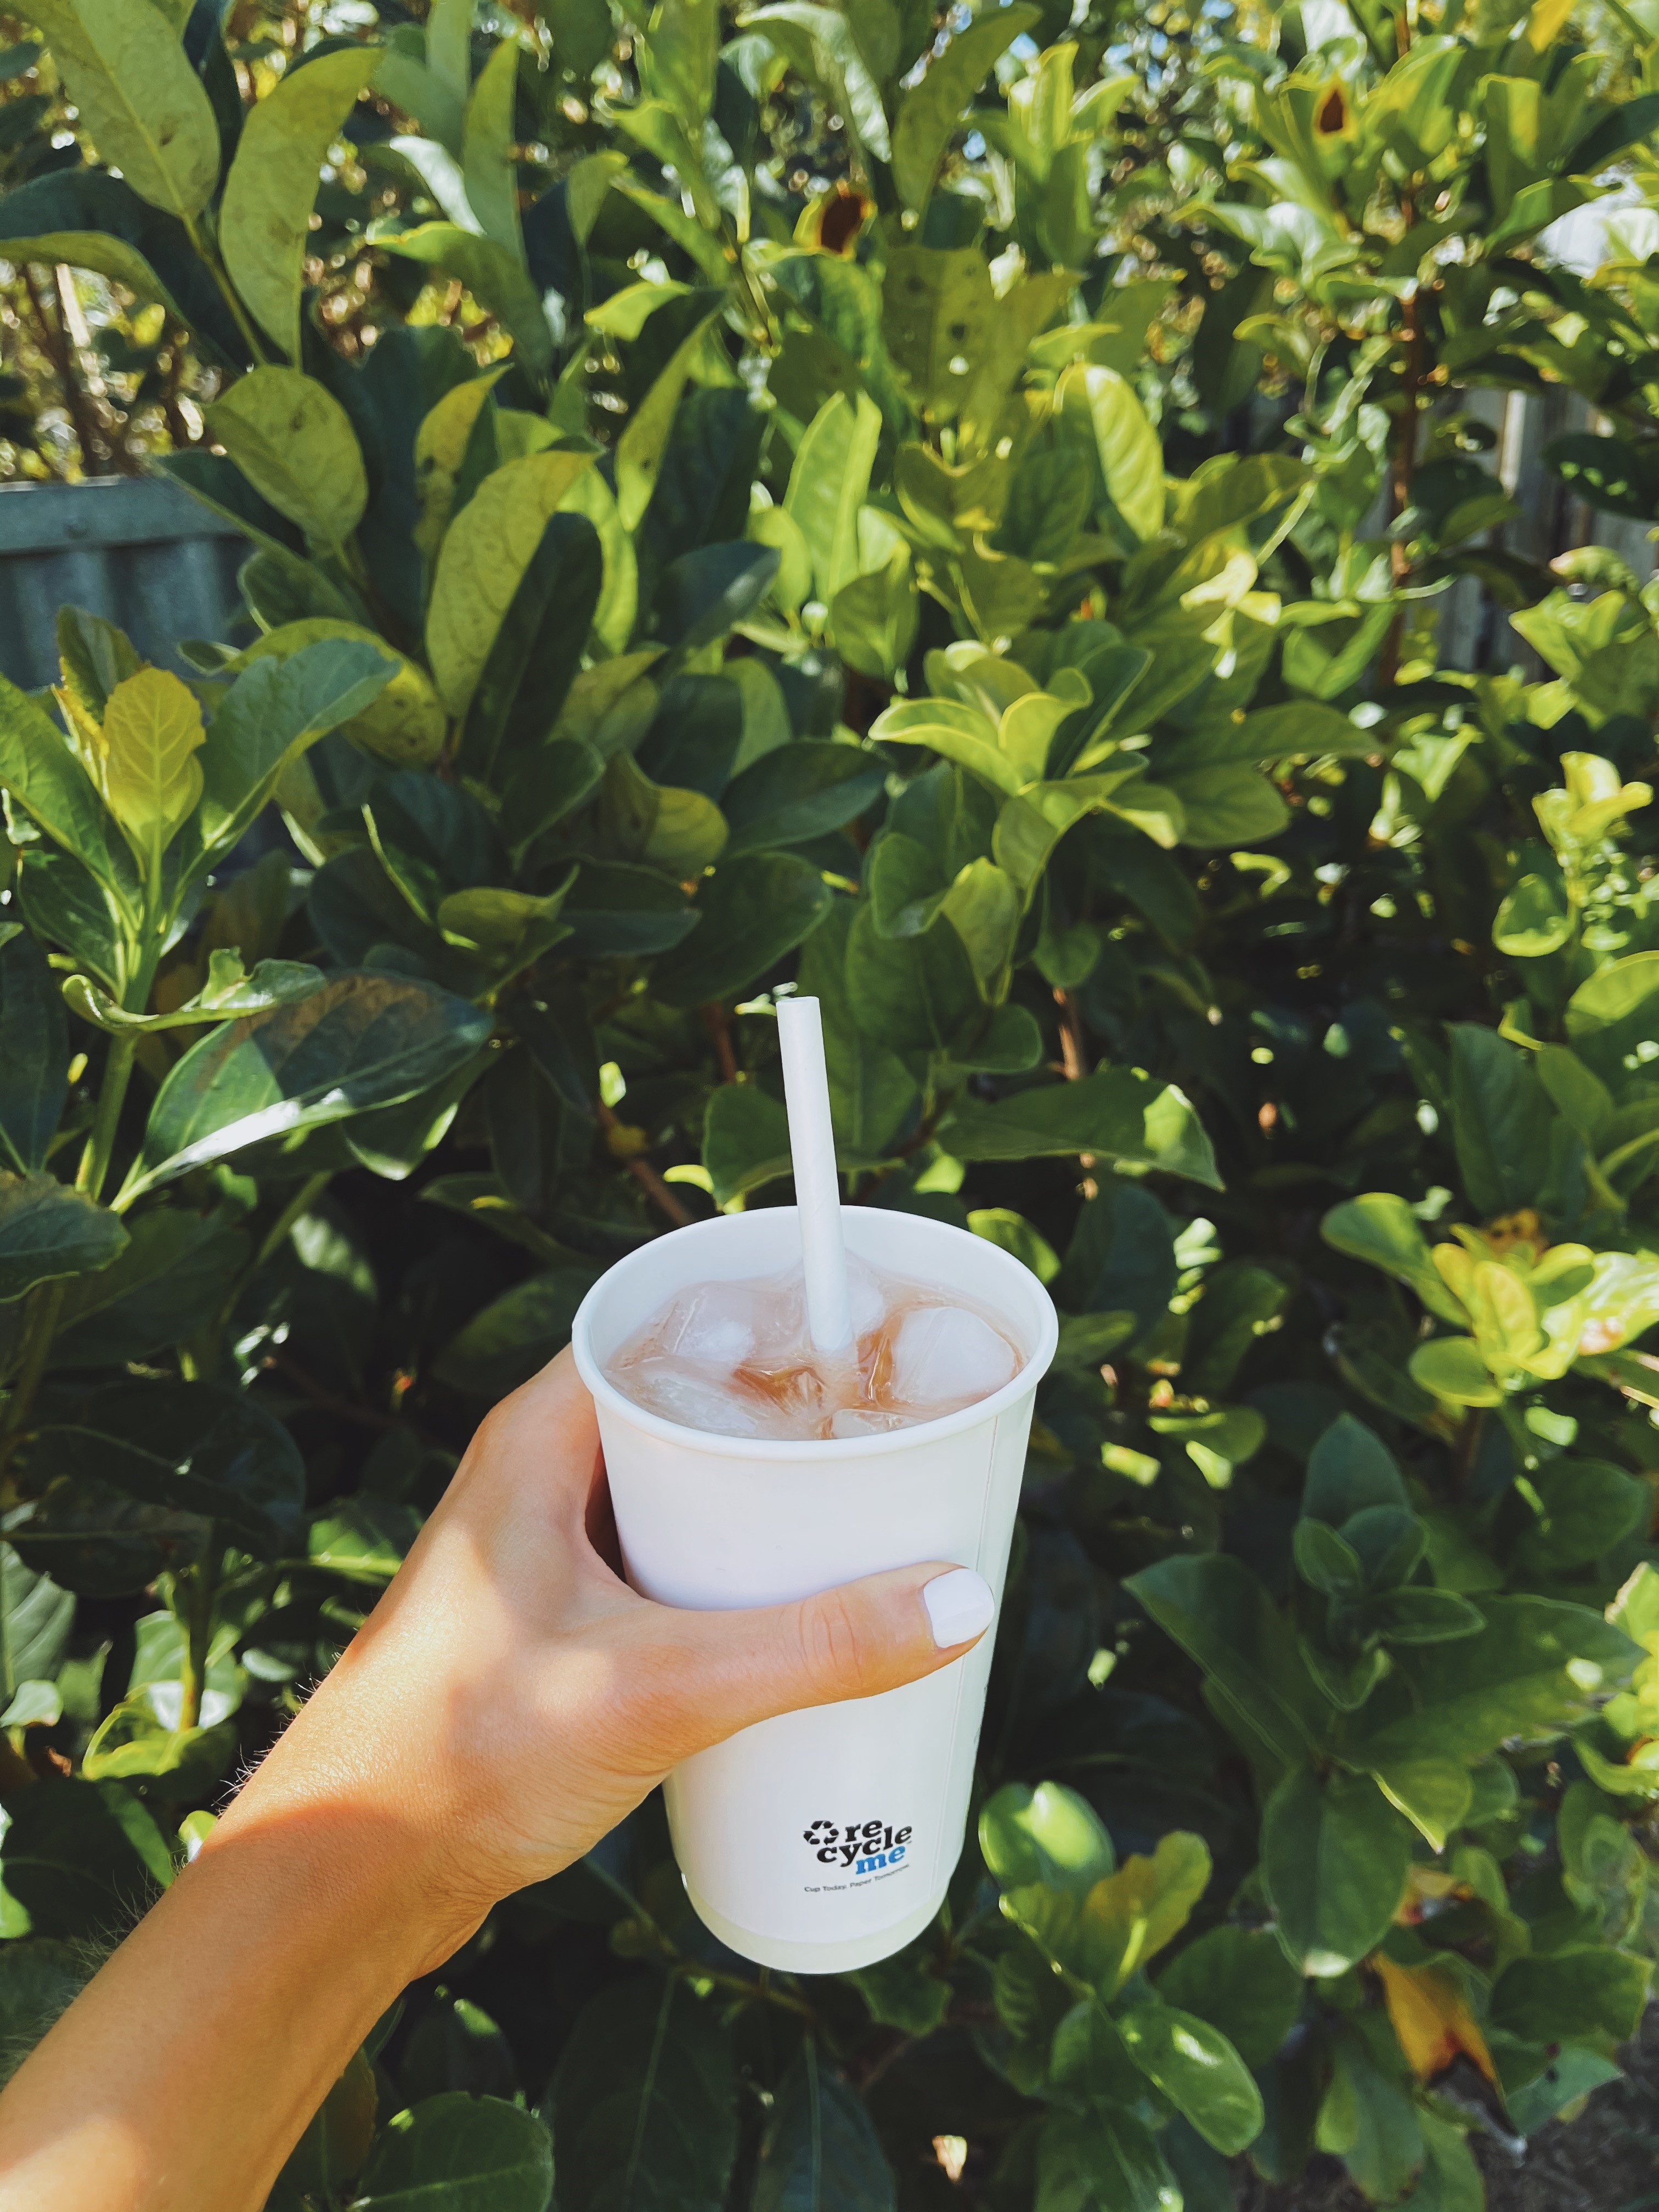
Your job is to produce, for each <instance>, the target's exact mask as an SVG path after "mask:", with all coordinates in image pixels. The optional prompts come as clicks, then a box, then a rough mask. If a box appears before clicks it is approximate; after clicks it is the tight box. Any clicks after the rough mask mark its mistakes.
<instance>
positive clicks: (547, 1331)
mask: <svg viewBox="0 0 1659 2212" xmlns="http://www.w3.org/2000/svg"><path fill="white" fill-rule="evenodd" d="M593 1279H594V1277H593V1271H592V1269H590V1268H587V1267H580V1266H576V1267H551V1268H549V1269H548V1270H547V1271H546V1272H545V1273H542V1274H539V1275H532V1276H530V1277H529V1278H528V1279H527V1280H526V1281H525V1282H522V1283H519V1284H516V1285H514V1286H513V1289H512V1290H510V1291H504V1292H503V1293H502V1295H501V1297H498V1298H495V1299H494V1300H492V1302H491V1303H490V1304H489V1305H487V1306H485V1308H484V1309H483V1312H482V1313H476V1314H474V1315H473V1316H472V1318H471V1321H470V1322H467V1324H466V1326H465V1328H463V1329H461V1330H460V1331H459V1334H456V1335H454V1336H452V1337H451V1339H450V1340H449V1342H448V1343H447V1345H446V1346H444V1348H443V1350H442V1352H440V1353H439V1355H438V1358H437V1361H436V1363H435V1366H434V1369H433V1372H434V1374H435V1376H437V1379H438V1380H439V1382H441V1383H448V1384H449V1386H450V1387H451V1388H452V1389H456V1390H465V1391H466V1392H467V1393H468V1394H469V1395H472V1396H475V1397H480V1398H489V1399H492V1400H493V1399H496V1398H501V1397H505V1396H506V1395H507V1392H508V1391H509V1390H516V1389H518V1387H519V1385H520V1383H527V1382H528V1381H529V1380H530V1378H531V1376H532V1375H535V1374H538V1372H539V1371H540V1370H541V1369H542V1368H544V1367H545V1366H546V1364H547V1363H548V1361H549V1360H550V1359H551V1358H552V1357H553V1356H554V1354H555V1353H556V1352H562V1350H563V1348H564V1346H566V1345H567V1344H568V1343H569V1341H570V1324H571V1322H572V1321H573V1320H574V1318H575V1313H576V1309H577V1307H578V1306H579V1305H580V1304H581V1302H582V1300H583V1299H584V1298H585V1297H586V1296H587V1293H588V1291H590V1290H591V1289H592V1286H593Z"/></svg>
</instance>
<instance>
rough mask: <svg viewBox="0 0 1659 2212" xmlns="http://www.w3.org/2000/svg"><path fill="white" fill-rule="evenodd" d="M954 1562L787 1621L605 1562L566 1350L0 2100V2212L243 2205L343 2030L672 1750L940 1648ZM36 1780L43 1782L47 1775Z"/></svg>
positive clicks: (549, 1861)
mask: <svg viewBox="0 0 1659 2212" xmlns="http://www.w3.org/2000/svg"><path fill="white" fill-rule="evenodd" d="M950 1565H951V1563H950V1562H949V1561H945V1560H933V1561H927V1562H924V1563H922V1564H921V1565H916V1566H914V1567H906V1568H902V1569H899V1570H896V1571H894V1572H892V1573H890V1574H884V1575H875V1576H871V1577H867V1578H866V1579H865V1580H864V1581H861V1582H857V1583H848V1584H847V1585H846V1586H845V1587H844V1588H842V1589H836V1590H829V1591H826V1592H824V1593H823V1594H822V1595H819V1596H817V1597H812V1598H808V1599H805V1600H804V1601H801V1602H800V1603H799V1604H794V1605H785V1606H776V1607H765V1608H759V1609H757V1610H754V1611H751V1612H738V1613H688V1612H679V1611H676V1610H674V1609H672V1608H670V1607H664V1606H658V1605H653V1604H651V1603H650V1602H648V1601H647V1600H646V1599H644V1598H641V1597H640V1596H638V1595H636V1594H635V1592H634V1591H632V1590H630V1589H629V1588H628V1586H627V1584H626V1583H624V1582H623V1580H622V1579H621V1577H620V1575H619V1574H618V1572H617V1551H616V1541H615V1531H614V1528H613V1527H612V1524H611V1516H610V1503H609V1497H608V1493H607V1492H606V1490H605V1480H604V1469H603V1465H602V1462H601V1460H600V1456H599V1434H598V1430H597V1428H596V1426H595V1424H594V1419H593V1412H592V1403H591V1401H589V1399H588V1397H587V1394H586V1391H585V1390H584V1389H583V1388H582V1386H581V1383H580V1381H579V1379H578V1377H577V1375H576V1371H575V1367H574V1362H573V1361H572V1359H571V1358H570V1355H569V1353H568V1352H562V1353H561V1354H560V1356H559V1358H557V1359H556V1360H555V1361H554V1362H553V1364H551V1366H550V1367H548V1368H546V1369H544V1371H543V1372H542V1373H541V1374H540V1375H539V1376H537V1377H536V1378H535V1380H534V1381H533V1382H532V1383H527V1384H526V1386H525V1388H524V1389H521V1390H519V1391H516V1392H515V1393H514V1394H513V1396H512V1397H510V1398H508V1399H506V1400H505V1401H503V1402H502V1403H501V1405H500V1406H498V1407H495V1410H494V1412H492V1413H490V1414H489V1417H488V1419H486V1420H485V1421H484V1422H483V1425H482V1426H481V1427H480V1429H479V1430H478V1432H477V1435H476V1436H475V1437H474V1438H473V1440H472V1443H471V1446H470V1447H469V1449H468V1451H467V1454H466V1456H465V1459H464V1460H463V1461H462V1462H461V1466H460V1468H459V1470H458V1472H457V1474H456V1476H455V1479H454V1480H453V1482H452V1484H451V1485H450V1487H449V1489H448V1491H447V1493H446V1495H445V1497H444V1498H443V1501H442V1503H441V1504H440V1505H439V1507H438V1509H437V1510H436V1511H435V1513H434V1514H433V1516H432V1517H431V1519H430V1520H429V1521H428V1523H427V1525H426V1527H425V1528H424V1529H423V1530H422V1534H421V1536H420V1538H419V1540H418V1541H417V1542H416V1546H415V1547H414V1549H413V1550H412V1551H411V1553H410V1556H409V1559H408V1560H407V1562H406V1563H405V1565H404V1567H403V1569H402V1571H400V1572H399V1574H398V1577H397V1578H396V1580H395V1581H394V1582H393V1583H392V1585H391V1587H390V1589H388V1590H387V1592H386V1595H385V1596H384V1598H383V1599H382V1600H381V1601H380V1604H379V1606H377V1607H376V1608H375V1610H374V1613H372V1614H371V1615H370V1617H369V1619H368V1621H367V1622H366V1623H365V1625H364V1626H363V1628H362V1630H361V1631H360V1632H359V1633H358V1635H357V1636H356V1638H355V1639H354V1641H353V1642H352V1644H351V1645H350V1646H349V1649H348V1650H347V1651H346V1652H345V1654H344V1656H343V1658H342V1659H341V1660H340V1662H339V1663H338V1665H337V1667H336V1668H334V1670H333V1671H332V1673H331V1674H330V1675H329V1676H328V1678H327V1679H326V1680H325V1682H324V1683H323V1684H322V1685H321V1686H320V1687H319V1689H318V1691H317V1692H316V1693H315V1695H314V1696H313V1698H312V1699H311V1700H310V1702H309V1703H308V1704H307V1706H306V1707H305V1709H304V1711H302V1712H301V1714H300V1716H299V1717H298V1718H297V1719H296V1720H295V1722H294V1723H293V1724H292V1725H291V1726H290V1727H289V1729H288V1731H287V1733H286V1734H285V1735H283V1738H282V1739H281V1741H279V1742H278V1743H277V1744H276V1747H274V1748H273V1749H272V1751H271V1752H270V1753H269V1755H268V1756H267V1757H266V1759H265V1760H264V1764H263V1765H261V1766H260V1767H259V1769H258V1771H257V1773H255V1774H254V1776H253V1777H252V1779H251V1780H250V1781H249V1782H248V1783H247V1784H246V1785H245V1786H244V1788H243V1789H242V1790H241V1792H240V1795H239V1796H237V1797H236V1799H235V1800H234V1802H233V1803H232V1804H231V1805H230V1806H229V1808H228V1810H227V1811H226V1812H225V1814H224V1816H223V1818H222V1820H220V1822H219V1824H218V1826H217V1827H216V1829H215V1830H214V1832H213V1834H212V1836H211V1837H210V1839H209V1840H208V1842H207V1843H206V1844H204V1847H203V1849H202V1850H201V1851H200V1852H199V1853H198V1855H197V1858H196V1859H195V1861H194V1862H193V1863H191V1865H190V1866H189V1867H187V1868H186V1869H185V1871H184V1872H183V1873H182V1874H181V1875H179V1877H178V1879H177V1880H176V1881H174V1883H173V1887H171V1888H170V1889H169V1890H168V1891H167V1893H166V1895H165V1896H164V1897H163V1898H162V1899H161V1901H160V1903H159V1904H157V1905H155V1907H154V1909H153V1910H152V1911H150V1912H149V1914H148V1915H147V1916H146V1917H145V1918H144V1919H143V1921H141V1922H140V1923H139V1925H138V1927H137V1929H135V1930H134V1932H133V1933H132V1934H131V1936H128V1938H127V1940H126V1941H125V1942H124V1943H123V1944H122V1945H121V1946H120V1948H119V1949H118V1950H117V1951H116V1953H115V1954H114V1955H113V1956H112V1958H111V1959H110V1960H109V1961H108V1963H107V1964H106V1966H104V1967H103V1969H102V1970H101V1972H100V1973H99V1974H98V1975H97V1976H96V1977H95V1978H94V1980H93V1981H92V1983H91V1984H89V1985H88V1988H87V1989H86V1990H84V1991H83V1992H82V1995H81V1996H79V1997H78V1998H77V1999H76V2002H75V2003H74V2004H73V2005H72V2006H71V2007H70V2009H69V2011H68V2012H67V2013H66V2014H65V2015H64V2018H63V2019H62V2020H61V2021H59V2022H58V2025H57V2026H56V2027H54V2028H53V2029H52V2033H50V2034H49V2035H48V2036H47V2037H46V2039H45V2041H44V2042H43V2043H42V2044H41V2045H40V2047H39V2049H38V2050H37V2051H34V2053H33V2055H32V2056H31V2057H29V2058H28V2059H27V2061H26V2063H24V2065H23V2066H22V2068H21V2069H20V2071H19V2072H18V2074H17V2075H15V2078H14V2080H13V2081H12V2082H11V2084H10V2086H9V2087H8V2088H7V2089H6V2091H5V2093H3V2095H0V2212H257V2208H258V2207H259V2206H260V2205H262V2204H263V2203H264V2198H265V2197H266V2195H267V2193H268V2191H269V2190H270V2185H271V2183H272V2181H273V2180H274V2179H275V2178H276V2174H277V2172H279V2170H280V2169H281V2166H282V2165H283V2160H284V2159H285V2158H286V2157H287V2155H288V2153H289V2150H290V2149H291V2148H292V2147H293V2145H294V2143H295V2142H296V2141H297V2140H298V2138H299V2136H300V2134H301V2130H303V2129H304V2127H305V2125H306V2124H307V2121H308V2119H309V2118H310V2117H311V2114H312V2113H313V2112H314V2111H315V2110H316V2108H317V2106H318V2105H319V2103H320V2102H321V2100H322V2099H323V2097H324V2096H325V2094H326V2093H327V2091H328V2088H329V2087H330V2085H331V2082H332V2081H334V2080H335V2078H336V2077H337V2075H338V2074H339V2073H340V2071H341V2069H342V2068H343V2066H344V2065H345V2063H346V2062H347V2060H348V2059H349V2057H351V2055H352V2053H353V2051H355V2050H356V2047H357V2045H358V2044H359V2043H360V2042H361V2041H362V2038H363V2036H364V2035H365V2034H366V2033H368V2029H369V2028H370V2027H372V2026H373V2024H374V2021H376V2020H377V2019H378V2018H379V2016H380V2014H381V2013H382V2012H383V2011H384V2010H385V2009H386V2007H387V2005H389V2004H390V2003H391V2002H392V2000H393V1998H394V1997H395V1996H397V1995H398V1991H399V1990H402V1989H403V1988H404V1985H405V1984H407V1983H409V1982H410V1981H412V1980H414V1979H416V1978H417V1977H418V1976H420V1975H422V1974H423V1973H428V1972H432V1971H433V1970H434V1969H435V1967H437V1966H439V1965H441V1963H442V1961H443V1960H445V1959H447V1958H448V1957H449V1956H450V1955H451V1954H452V1953H453V1952H454V1951H455V1950H456V1949H458V1948H459V1946H460V1945H461V1944H462V1943H463V1942H465V1940H466V1938H467V1937H468V1936H470V1935H471V1933H472V1931H473V1930H474V1929H476V1928H477V1926H478V1924H479V1923H480V1922H481V1921H482V1920H483V1917H484V1915H485V1914H486V1913H487V1912H488V1911H489V1908H490V1906H491V1905H494V1904H495V1902H496V1901H497V1900H498V1899H501V1898H502V1897H504V1896H506V1895H507V1894H508V1893H510V1892H511V1891H513V1890H515V1889H519V1888H522V1887H524V1886H525V1885H526V1883H529V1882H533V1881H542V1880H544V1879H545V1878H546V1877H547V1876H548V1875H552V1874H556V1873H557V1872H558V1870H559V1869H561V1868H562V1867H565V1866H568V1865H569V1864H570V1863H571V1862H572V1860H574V1859H575V1858H578V1857H580V1856H581V1854H582V1853H583V1852H584V1851H586V1850H589V1849H590V1848H591V1847H592V1845H593V1844H595V1843H596V1842H597V1841H598V1840H599V1838H600V1837H601V1836H603V1835H604V1834H605V1833H606V1832H607V1831H608V1830H610V1829H611V1828H612V1827H614V1826H616V1825H617V1821H619V1820H621V1819H622V1818H623V1815H624V1814H627V1813H628V1812H629V1811H630V1810H631V1809H632V1808H633V1807H634V1806H635V1805H637V1804H638V1803H639V1802H640V1800H641V1798H642V1797H643V1796H645V1795H646V1794H647V1791H649V1790H652V1789H653V1788H654V1786H655V1785H656V1784H658V1783H659V1782H660V1781H661V1780H662V1778H663V1777H664V1776H665V1774H666V1773H667V1772H668V1771H669V1769H670V1768H671V1767H672V1766H675V1765H678V1763H679V1761H680V1760H681V1759H684V1758H687V1757H688V1756H689V1755H690V1753H693V1752H695V1751H700V1750H702V1749H704V1748H705V1747H707V1746H708V1745H709V1744H711V1743H715V1742H718V1741H720V1740H721V1739H722V1738H724V1737H725V1736H727V1735H731V1734H732V1732H733V1731H734V1730H736V1729H740V1728H744V1727H746V1726H748V1725H749V1724H750V1723H751V1722H754V1721H757V1720H763V1719H766V1718H768V1717H769V1716H770V1715H772V1714H774V1713H779V1712H787V1711H794V1710H796V1709H797V1708H799V1707H801V1706H804V1705H821V1704H827V1703H830V1702H832V1701H835V1700H837V1699H847V1698H860V1697H871V1696H874V1695H875V1694H877V1693H878V1692H880V1691H883V1690H889V1689H893V1688H896V1686H898V1685H899V1684H900V1683H902V1682H907V1681H911V1680H915V1679H916V1678H917V1677H918V1676H920V1675H922V1674H931V1673H932V1672H933V1670H934V1668H938V1667H942V1666H946V1665H948V1664H949V1663H950V1662H951V1661H952V1660H953V1659H957V1658H959V1657H960V1656H962V1654H963V1651H965V1650H968V1649H969V1644H970V1643H971V1642H972V1641H973V1640H974V1639H972V1638H970V1639H969V1642H967V1643H963V1644H956V1645H954V1646H951V1647H949V1648H947V1649H945V1650H940V1649H939V1647H938V1646H937V1645H936V1644H935V1643H934V1641H933V1632H932V1629H931V1626H930V1624H929V1621H928V1617H927V1609H926V1607H925V1606H924V1604H923V1601H922V1597H921V1592H922V1589H923V1588H924V1587H925V1585H926V1584H927V1583H928V1582H930V1581H931V1580H932V1579H933V1577H935V1576H937V1575H939V1574H942V1573H944V1572H945V1571H947V1570H948V1568H949V1566H950ZM37 1786H38V1787H41V1788H50V1787H51V1786H52V1785H51V1784H49V1783H43V1784H38V1785H37Z"/></svg>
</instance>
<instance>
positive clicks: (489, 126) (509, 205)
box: [461, 34, 524, 260]
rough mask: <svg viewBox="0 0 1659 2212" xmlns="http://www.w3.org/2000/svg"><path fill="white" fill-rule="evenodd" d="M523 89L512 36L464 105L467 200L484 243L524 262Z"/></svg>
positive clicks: (503, 42) (486, 67) (463, 161)
mask: <svg viewBox="0 0 1659 2212" xmlns="http://www.w3.org/2000/svg"><path fill="white" fill-rule="evenodd" d="M518 88H519V44H518V41H517V40H516V39H514V38H513V37H512V36H511V35H510V34H509V35H508V36H507V37H506V38H504V39H503V40H501V43H500V45H499V46H497V47H496V48H495V52H494V53H492V54H491V55H490V57H489V60H488V61H487V62H486V63H485V64H484V65H483V69H482V70H480V71H479V73H478V81H477V83H476V84H475V85H474V86H473V88H472V92H471V98H470V99H469V100H468V101H467V103H466V118H465V124H464V125H463V129H462V139H461V167H462V169H463V171H464V173H465V178H466V197H467V200H468V203H469V204H470V205H471V210H472V212H473V214H474V215H475V216H477V220H478V224H479V227H480V228H481V229H482V230H483V234H484V235H485V237H486V238H493V239H494V240H495V243H496V244H497V245H498V246H505V247H506V248H507V251H508V252H509V253H512V254H514V255H516V256H517V257H518V258H520V260H522V259H523V258H524V240H523V236H522V234H521V233H520V226H519V179H518V171H517V167H516V166H515V163H514V161H513V149H514V147H515V145H516V143H517V138H518V134H517V133H516V131H514V130H513V100H514V98H515V96H516V94H517V92H518Z"/></svg>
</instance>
